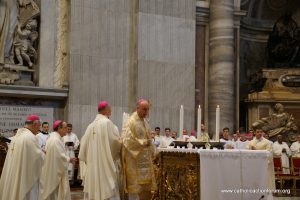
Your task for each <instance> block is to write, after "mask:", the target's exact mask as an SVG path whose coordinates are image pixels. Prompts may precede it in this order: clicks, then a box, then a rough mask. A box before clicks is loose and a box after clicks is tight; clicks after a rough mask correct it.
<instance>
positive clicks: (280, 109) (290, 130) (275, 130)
mask: <svg viewBox="0 0 300 200" xmlns="http://www.w3.org/2000/svg"><path fill="white" fill-rule="evenodd" d="M252 127H253V128H261V129H262V130H263V131H264V132H265V133H268V134H269V137H270V138H271V139H272V138H275V137H276V136H277V135H278V134H281V135H284V136H285V137H286V138H287V139H288V141H290V142H292V141H294V140H295V133H297V131H298V127H297V126H296V125H295V122H294V117H293V116H292V115H290V114H288V113H287V112H285V111H284V106H283V105H282V104H280V103H277V104H275V106H274V113H272V114H271V115H270V116H268V117H264V118H261V119H260V120H258V121H256V122H254V123H253V124H252Z"/></svg>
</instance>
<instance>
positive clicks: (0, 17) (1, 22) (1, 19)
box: [0, 0, 19, 63]
mask: <svg viewBox="0 0 300 200" xmlns="http://www.w3.org/2000/svg"><path fill="white" fill-rule="evenodd" d="M18 15H19V6H18V2H17V0H1V1H0V30H1V31H0V63H5V60H6V59H8V58H9V55H10V50H11V47H12V43H13V37H14V31H15V28H16V25H17V21H18V19H17V18H18Z"/></svg>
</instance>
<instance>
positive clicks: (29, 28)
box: [13, 20, 37, 68]
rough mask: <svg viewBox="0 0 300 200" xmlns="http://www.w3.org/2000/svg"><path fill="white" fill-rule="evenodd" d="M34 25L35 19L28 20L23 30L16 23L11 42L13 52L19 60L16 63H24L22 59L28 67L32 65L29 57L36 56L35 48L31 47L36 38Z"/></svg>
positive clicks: (35, 24) (35, 23)
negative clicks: (13, 37) (14, 33)
mask: <svg viewBox="0 0 300 200" xmlns="http://www.w3.org/2000/svg"><path fill="white" fill-rule="evenodd" d="M36 27H37V21H36V20H29V22H28V23H27V24H26V26H25V28H24V29H23V30H22V29H21V25H20V24H18V27H17V31H16V35H15V39H14V42H13V49H14V52H13V53H14V54H15V56H16V58H17V60H18V62H19V63H18V65H21V66H23V65H24V63H23V59H24V60H26V62H27V64H28V65H29V67H30V68H31V67H32V65H33V62H32V60H31V58H30V57H33V58H36V50H35V49H34V48H33V43H34V41H35V40H36V39H37V31H35V29H36Z"/></svg>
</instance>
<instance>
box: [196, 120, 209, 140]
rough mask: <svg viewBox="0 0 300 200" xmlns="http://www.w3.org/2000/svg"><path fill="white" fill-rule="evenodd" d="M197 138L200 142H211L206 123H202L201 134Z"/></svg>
mask: <svg viewBox="0 0 300 200" xmlns="http://www.w3.org/2000/svg"><path fill="white" fill-rule="evenodd" d="M197 139H198V141H200V142H209V140H210V138H209V135H208V133H207V132H206V131H205V125H204V124H201V134H200V135H199V136H198V138H197Z"/></svg>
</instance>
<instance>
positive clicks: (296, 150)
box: [291, 135, 300, 157]
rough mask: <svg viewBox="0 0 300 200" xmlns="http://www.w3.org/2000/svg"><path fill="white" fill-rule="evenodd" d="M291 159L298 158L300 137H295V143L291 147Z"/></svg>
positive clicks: (299, 155) (299, 154)
mask: <svg viewBox="0 0 300 200" xmlns="http://www.w3.org/2000/svg"><path fill="white" fill-rule="evenodd" d="M291 152H292V156H293V157H300V135H298V136H297V141H296V142H294V143H293V144H292V145H291Z"/></svg>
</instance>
